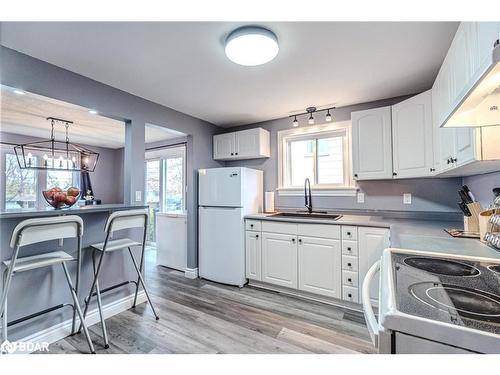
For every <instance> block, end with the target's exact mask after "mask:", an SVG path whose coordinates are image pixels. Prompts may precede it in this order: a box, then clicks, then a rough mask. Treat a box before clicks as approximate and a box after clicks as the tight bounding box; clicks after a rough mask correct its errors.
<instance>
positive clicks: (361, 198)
mask: <svg viewBox="0 0 500 375" xmlns="http://www.w3.org/2000/svg"><path fill="white" fill-rule="evenodd" d="M358 203H365V193H358Z"/></svg>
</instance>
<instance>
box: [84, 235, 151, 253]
mask: <svg viewBox="0 0 500 375" xmlns="http://www.w3.org/2000/svg"><path fill="white" fill-rule="evenodd" d="M91 246H92V247H93V248H95V249H97V250H99V251H103V249H104V242H100V243H96V244H93V245H91ZM132 246H142V243H140V242H136V241H134V240H131V239H130V238H122V239H119V240H112V241H108V245H107V246H106V251H115V250H120V249H124V248H127V247H132Z"/></svg>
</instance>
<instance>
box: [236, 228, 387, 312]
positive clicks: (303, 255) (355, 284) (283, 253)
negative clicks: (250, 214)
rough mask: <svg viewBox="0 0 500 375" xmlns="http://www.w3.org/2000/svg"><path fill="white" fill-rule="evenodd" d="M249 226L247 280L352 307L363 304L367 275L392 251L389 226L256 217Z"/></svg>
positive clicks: (372, 296)
mask: <svg viewBox="0 0 500 375" xmlns="http://www.w3.org/2000/svg"><path fill="white" fill-rule="evenodd" d="M245 228H246V233H245V249H246V257H245V259H246V267H245V269H246V277H247V278H248V279H250V280H256V281H260V282H263V283H266V284H272V285H276V286H281V287H286V288H289V289H296V290H298V291H303V292H307V293H313V294H317V295H321V296H325V297H331V298H336V299H342V300H344V301H348V302H353V303H360V302H361V285H362V284H363V279H364V277H365V275H366V273H367V272H368V270H369V268H370V267H371V266H372V265H373V264H374V263H375V262H376V261H377V260H379V259H380V257H381V256H382V252H383V250H384V249H385V248H387V247H389V229H387V228H371V227H357V226H347V225H335V224H305V223H304V224H302V223H300V224H296V223H290V222H288V223H287V222H279V221H267V220H262V221H260V220H255V219H252V220H250V219H249V220H246V224H245ZM377 290H378V286H375V285H374V286H373V290H372V292H371V294H370V296H371V298H372V300H373V302H375V301H376V300H377V298H378V291H377ZM303 296H305V297H308V294H303Z"/></svg>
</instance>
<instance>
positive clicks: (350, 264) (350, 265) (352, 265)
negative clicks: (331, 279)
mask: <svg viewBox="0 0 500 375" xmlns="http://www.w3.org/2000/svg"><path fill="white" fill-rule="evenodd" d="M342 269H343V270H346V271H354V272H358V258H357V257H351V256H349V255H342Z"/></svg>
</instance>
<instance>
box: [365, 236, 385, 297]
mask: <svg viewBox="0 0 500 375" xmlns="http://www.w3.org/2000/svg"><path fill="white" fill-rule="evenodd" d="M387 247H389V229H387V228H369V227H360V228H359V229H358V253H359V264H358V267H359V284H360V285H363V281H364V279H365V276H366V273H367V272H368V270H369V269H370V267H371V266H373V264H374V263H375V262H376V261H378V260H380V258H381V256H382V253H383V251H384V249H385V248H387ZM378 289H379V281H378V278H375V279H374V280H373V281H372V286H371V289H370V298H371V300H372V302H373V303H374V304H376V303H378Z"/></svg>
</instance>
